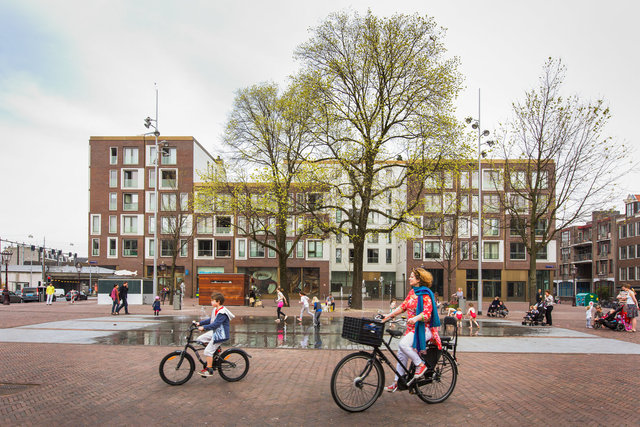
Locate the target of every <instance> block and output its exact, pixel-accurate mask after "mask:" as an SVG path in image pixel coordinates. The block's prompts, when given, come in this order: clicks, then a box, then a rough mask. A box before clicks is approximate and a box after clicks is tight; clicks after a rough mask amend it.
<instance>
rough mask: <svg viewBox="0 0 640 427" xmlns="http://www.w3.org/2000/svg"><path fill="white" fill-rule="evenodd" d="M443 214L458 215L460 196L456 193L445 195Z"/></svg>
mask: <svg viewBox="0 0 640 427" xmlns="http://www.w3.org/2000/svg"><path fill="white" fill-rule="evenodd" d="M442 200H443V204H444V207H443V212H445V213H449V214H454V213H456V209H457V208H458V206H457V205H458V196H457V195H456V193H453V192H447V193H444V195H443V199H442Z"/></svg>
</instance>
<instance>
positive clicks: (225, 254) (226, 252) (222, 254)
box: [216, 249, 231, 258]
mask: <svg viewBox="0 0 640 427" xmlns="http://www.w3.org/2000/svg"><path fill="white" fill-rule="evenodd" d="M230 256H231V249H216V258H229V257H230Z"/></svg>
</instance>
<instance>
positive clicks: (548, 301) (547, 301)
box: [544, 289, 554, 326]
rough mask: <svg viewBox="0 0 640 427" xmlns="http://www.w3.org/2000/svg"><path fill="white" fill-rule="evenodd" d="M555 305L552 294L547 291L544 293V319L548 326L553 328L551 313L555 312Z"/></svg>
mask: <svg viewBox="0 0 640 427" xmlns="http://www.w3.org/2000/svg"><path fill="white" fill-rule="evenodd" d="M553 305H554V301H553V295H551V292H550V291H549V290H548V289H547V290H546V291H544V308H545V311H544V317H545V321H546V322H547V325H549V326H552V325H553V323H552V319H551V312H552V311H553Z"/></svg>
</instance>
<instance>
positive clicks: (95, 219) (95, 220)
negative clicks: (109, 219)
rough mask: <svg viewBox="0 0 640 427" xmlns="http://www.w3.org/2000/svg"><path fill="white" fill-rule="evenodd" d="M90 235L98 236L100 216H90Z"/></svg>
mask: <svg viewBox="0 0 640 427" xmlns="http://www.w3.org/2000/svg"><path fill="white" fill-rule="evenodd" d="M91 234H100V215H91Z"/></svg>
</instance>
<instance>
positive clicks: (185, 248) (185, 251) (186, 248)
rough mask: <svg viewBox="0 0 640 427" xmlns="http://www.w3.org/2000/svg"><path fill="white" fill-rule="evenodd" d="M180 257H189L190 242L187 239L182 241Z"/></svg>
mask: <svg viewBox="0 0 640 427" xmlns="http://www.w3.org/2000/svg"><path fill="white" fill-rule="evenodd" d="M180 256H181V257H186V256H189V241H188V240H187V239H180Z"/></svg>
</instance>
